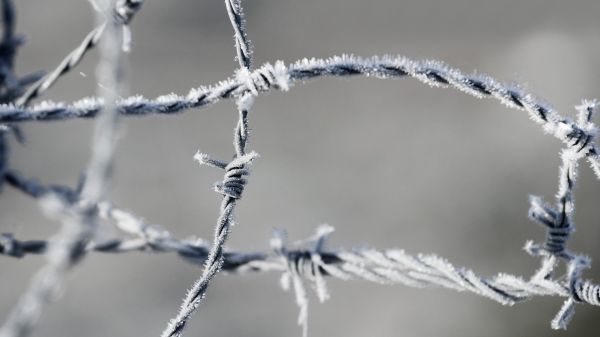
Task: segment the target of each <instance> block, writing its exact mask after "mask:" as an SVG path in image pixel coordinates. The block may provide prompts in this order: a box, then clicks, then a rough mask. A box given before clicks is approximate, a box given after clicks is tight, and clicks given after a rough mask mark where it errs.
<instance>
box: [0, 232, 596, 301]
mask: <svg viewBox="0 0 600 337" xmlns="http://www.w3.org/2000/svg"><path fill="white" fill-rule="evenodd" d="M143 240H144V239H141V238H132V239H127V240H119V239H115V240H109V241H107V242H105V243H90V244H89V245H88V246H87V247H86V249H87V250H90V251H91V250H94V251H97V252H102V253H126V252H132V251H144V252H152V253H154V252H158V253H161V252H177V253H179V254H180V255H181V256H182V257H184V258H185V259H186V260H188V261H190V262H193V263H196V264H197V263H201V262H202V261H203V260H204V259H206V258H207V255H208V254H207V253H208V247H207V246H206V244H205V243H203V241H202V240H196V241H195V242H196V243H192V241H188V242H186V241H185V240H176V239H170V240H173V242H179V243H181V245H180V246H177V245H175V244H173V245H171V244H170V243H169V240H166V241H163V242H161V241H160V240H154V241H152V242H151V244H149V243H147V242H146V243H143V242H142V241H143ZM8 241H10V243H7V242H8ZM0 242H2V246H1V247H3V249H4V247H9V246H10V245H11V244H12V245H17V246H19V245H21V247H22V248H23V247H25V246H29V247H33V248H30V249H29V250H31V251H27V252H25V251H24V254H23V255H25V254H38V253H42V251H40V250H41V248H40V246H42V245H43V243H42V242H44V241H36V240H32V241H18V240H16V239H14V238H13V237H11V236H8V235H4V236H3V237H2V240H0ZM150 246H152V249H146V247H150ZM23 249H25V248H23ZM15 251H18V248H13V252H15ZM8 252H10V250H9V249H8V248H7V249H6V250H5V251H4V252H3V254H4V255H9V256H14V257H19V256H15V255H18V254H15V255H11V254H9V253H8ZM188 256H190V257H192V258H188ZM313 256H316V257H317V258H313ZM224 257H225V263H224V265H223V270H224V271H226V272H228V273H231V274H243V273H247V272H281V273H283V274H286V273H290V272H292V273H295V274H296V275H299V276H300V277H302V278H303V279H305V280H307V281H310V282H315V279H316V277H317V276H316V275H317V273H319V275H321V276H326V277H333V278H337V279H341V280H346V281H347V280H361V281H367V282H373V283H378V284H383V285H396V284H399V285H405V286H409V287H417V288H429V287H442V288H447V289H452V290H456V291H467V292H471V293H474V294H476V295H480V296H484V297H487V298H489V299H491V300H493V301H496V302H498V303H500V304H503V305H514V304H516V303H519V302H522V301H524V300H527V299H529V298H531V297H534V296H560V297H567V298H568V297H570V296H571V293H570V290H569V284H568V282H567V281H565V280H560V278H556V279H547V278H546V279H544V278H542V279H540V278H531V279H529V280H525V279H524V278H522V277H519V276H514V275H509V274H504V273H501V274H498V275H496V276H494V277H489V278H487V277H481V276H478V275H476V274H475V273H474V272H473V271H472V270H470V269H467V268H462V267H455V266H454V265H452V264H451V263H449V262H448V261H447V260H445V259H443V258H441V257H438V256H436V255H431V254H419V255H410V254H408V253H406V252H405V251H404V250H400V249H389V250H377V249H373V248H358V249H351V250H327V249H321V250H319V251H316V250H315V249H314V248H309V249H302V248H301V249H284V250H280V251H276V252H274V253H243V252H235V251H226V253H225V255H224ZM575 287H576V289H577V292H578V294H581V295H580V299H581V300H582V301H583V302H585V303H588V304H591V305H594V306H598V305H600V298H599V297H598V289H599V286H598V285H595V284H593V283H592V282H591V281H583V280H581V279H579V281H577V284H576V285H575ZM315 290H318V287H315ZM588 293H589V294H591V295H592V296H586V295H585V294H588ZM317 295H318V296H319V297H321V296H322V295H319V294H318V291H317ZM322 297H324V298H326V297H327V296H322Z"/></svg>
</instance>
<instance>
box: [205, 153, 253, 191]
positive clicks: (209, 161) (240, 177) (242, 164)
mask: <svg viewBox="0 0 600 337" xmlns="http://www.w3.org/2000/svg"><path fill="white" fill-rule="evenodd" d="M256 158H258V153H256V152H254V151H252V152H249V153H246V154H245V155H243V156H240V157H236V158H234V159H233V160H232V161H230V162H229V163H225V162H222V161H220V160H217V159H214V158H212V157H210V156H209V155H207V154H205V153H201V152H197V153H196V154H195V155H194V159H195V160H196V161H198V163H200V164H201V165H208V166H212V167H217V168H220V169H223V170H225V176H224V177H223V181H220V182H217V183H216V184H215V185H214V190H215V192H217V193H220V194H222V195H224V196H228V197H230V198H233V199H240V198H241V197H242V192H243V191H244V187H245V186H246V183H247V179H246V178H245V177H246V176H247V175H249V174H250V170H249V169H248V165H249V164H250V163H251V162H252V161H253V160H254V159H256Z"/></svg>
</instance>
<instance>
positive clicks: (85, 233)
mask: <svg viewBox="0 0 600 337" xmlns="http://www.w3.org/2000/svg"><path fill="white" fill-rule="evenodd" d="M130 3H131V2H130V1H129V0H118V1H117V2H116V6H117V7H119V6H129V4H130ZM102 5H103V10H104V13H102V12H100V11H98V14H97V20H98V21H101V20H104V19H103V18H104V17H106V16H107V15H111V13H112V8H113V6H112V1H111V0H104V1H103V4H102ZM103 14H104V16H103ZM118 26H119V22H118V21H117V20H110V21H109V22H108V23H107V25H106V37H105V39H103V40H101V42H100V62H99V63H98V70H97V73H98V74H97V76H98V78H99V80H100V82H101V83H103V84H104V86H105V88H106V89H104V90H102V89H101V88H99V93H100V94H101V95H102V96H103V97H104V100H105V102H106V103H107V104H106V108H105V110H104V111H103V113H102V115H101V116H100V117H99V118H98V120H97V121H96V129H95V132H94V137H93V146H92V155H91V159H90V161H89V164H88V170H87V174H88V176H87V178H86V179H85V181H84V182H83V185H82V188H81V199H80V202H78V203H77V204H75V205H69V204H68V203H65V202H63V201H62V200H60V199H59V198H58V197H54V196H51V197H46V198H44V200H43V205H44V204H45V205H44V206H46V208H48V209H50V211H51V212H54V213H55V215H56V216H57V217H58V219H59V220H60V221H61V222H62V227H61V229H60V231H59V232H58V233H57V234H56V235H55V236H54V238H53V240H52V243H51V245H50V247H49V252H48V254H47V258H48V262H47V263H46V265H45V266H44V267H42V269H41V270H40V271H39V272H38V273H37V274H36V275H35V276H34V278H33V280H32V282H31V284H30V286H29V288H28V290H27V291H26V292H25V293H24V294H23V295H22V297H21V299H20V301H19V303H18V304H17V305H16V306H15V307H14V308H13V310H12V311H11V313H10V314H9V316H8V319H7V320H6V322H5V324H4V325H3V326H2V327H1V328H0V336H1V337H26V336H29V335H30V334H31V332H32V330H33V328H34V326H35V324H36V322H37V321H38V319H39V316H40V315H41V313H42V311H43V308H44V307H45V306H46V305H47V304H49V303H51V302H54V301H55V300H56V299H57V297H58V296H59V289H60V288H61V287H62V286H63V284H64V279H65V277H66V275H67V273H68V272H69V270H70V269H72V268H73V267H74V266H75V265H76V264H77V263H78V262H79V261H80V260H81V259H83V257H84V256H85V246H86V245H87V243H88V242H89V241H91V240H92V238H93V236H94V233H95V230H96V226H97V216H96V213H95V210H96V204H97V203H98V202H99V201H100V199H101V198H102V197H104V193H105V192H106V189H107V185H108V180H109V178H110V172H111V169H112V165H113V159H114V150H115V145H116V133H117V130H116V129H117V121H118V120H117V118H118V117H119V114H118V112H117V111H116V109H115V100H116V97H118V95H119V93H120V91H121V88H122V86H123V80H122V76H121V73H122V69H121V68H122V57H121V52H120V49H119V48H118V47H117V46H118V44H119V36H118V29H117V28H118Z"/></svg>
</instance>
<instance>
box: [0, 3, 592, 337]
mask: <svg viewBox="0 0 600 337" xmlns="http://www.w3.org/2000/svg"><path fill="white" fill-rule="evenodd" d="M1 1H2V2H1V3H2V13H3V22H4V35H3V38H2V41H0V123H2V124H0V186H2V184H4V183H6V184H7V185H8V186H11V187H13V188H14V189H16V190H18V191H21V192H22V193H24V194H26V195H29V196H31V197H32V198H34V199H36V200H40V201H42V204H43V205H45V206H46V209H48V210H49V211H50V213H51V215H54V216H55V217H57V218H58V219H59V220H61V222H62V224H63V226H62V229H61V230H60V231H59V232H58V233H57V234H56V235H55V236H54V237H53V238H51V239H49V240H20V239H17V238H15V236H14V235H12V234H9V233H5V234H2V235H0V255H6V256H10V257H14V258H22V257H25V256H27V255H32V254H44V255H45V256H47V258H48V262H47V264H46V265H45V266H44V268H43V269H42V270H40V272H39V273H38V274H37V275H36V276H35V277H34V279H33V280H32V283H31V286H30V288H29V289H28V291H27V292H26V293H25V294H24V296H23V297H22V299H21V301H20V302H19V303H18V304H17V305H16V307H15V309H14V310H13V311H12V313H11V314H10V315H9V317H8V319H7V320H6V322H5V324H4V325H3V326H2V327H1V328H0V337H17V336H18V337H21V336H22V337H25V336H28V335H29V334H30V332H31V331H32V329H33V327H34V326H35V323H36V321H37V319H38V317H39V316H40V315H41V312H42V309H43V307H44V306H45V305H47V304H49V303H50V302H52V301H54V300H55V299H56V297H57V290H58V289H59V288H60V287H61V286H62V284H63V283H64V282H63V280H64V278H65V275H66V274H67V272H68V271H69V270H70V269H71V268H73V267H74V266H75V265H76V264H77V263H78V262H79V261H80V260H81V259H83V257H84V256H85V254H87V253H88V252H92V251H93V252H99V253H113V254H116V253H127V252H132V251H140V252H150V253H167V252H174V253H177V254H178V255H179V256H181V257H182V258H183V259H185V260H186V261H189V262H192V263H195V264H198V265H203V270H202V274H201V275H200V276H199V278H198V280H197V281H196V282H195V283H194V284H193V285H192V287H191V289H190V290H189V291H188V293H187V295H186V296H185V298H184V300H183V303H182V305H181V308H180V310H179V312H178V313H177V315H176V316H175V318H173V319H172V320H171V321H170V322H169V323H168V324H167V327H166V328H165V330H164V331H163V333H162V336H163V337H172V336H181V335H182V333H183V331H184V329H185V327H186V325H187V323H188V321H189V319H190V318H191V316H192V314H193V313H194V312H195V311H196V310H197V309H198V308H199V306H200V305H202V299H203V298H204V297H205V296H206V294H207V290H208V287H209V285H210V282H211V281H212V279H213V278H214V276H215V275H216V274H217V273H218V272H219V271H220V270H224V271H226V272H229V273H237V274H242V273H246V272H279V273H281V274H282V278H281V284H282V286H283V288H284V289H286V290H287V289H293V291H294V294H295V297H296V304H297V305H298V307H299V309H300V313H299V317H298V323H299V324H300V325H301V326H302V328H303V335H304V336H306V335H307V331H308V330H307V327H308V304H309V300H308V291H307V289H306V284H307V283H308V284H309V285H310V286H311V287H312V288H313V289H314V290H315V292H316V295H317V297H318V299H319V300H320V301H325V300H327V299H328V298H329V292H328V289H327V286H326V282H325V279H326V278H327V277H334V278H338V279H342V280H352V279H357V280H364V281H368V282H375V283H379V284H402V285H406V286H411V287H418V288H425V287H432V286H437V287H443V288H448V289H454V290H458V291H468V292H471V293H474V294H477V295H481V296H485V297H487V298H490V299H492V300H494V301H496V302H499V303H501V304H504V305H513V304H515V303H518V302H521V301H523V300H526V299H528V298H530V297H533V296H561V297H565V298H566V300H565V302H564V304H563V306H562V307H561V309H560V310H559V312H558V313H557V315H556V317H555V318H554V319H553V320H552V324H551V325H552V328H554V329H564V328H566V326H567V324H568V322H569V320H570V319H571V317H572V315H573V313H574V310H575V309H574V308H575V305H576V304H577V303H587V304H591V305H595V306H600V285H598V284H596V283H594V282H592V281H589V280H586V279H584V278H583V270H584V269H585V268H589V267H590V263H591V262H590V259H589V258H587V257H585V256H583V255H581V254H578V253H574V252H572V251H571V250H570V249H568V247H567V243H568V239H569V238H570V236H571V234H572V232H573V231H574V228H575V224H574V220H573V214H574V210H575V201H574V189H575V185H576V184H575V183H576V181H577V172H578V165H579V161H580V160H581V159H586V160H587V161H588V162H589V164H590V166H591V167H592V169H593V170H594V172H595V173H596V175H597V176H598V178H600V154H599V150H598V147H597V144H596V142H595V138H596V134H597V130H596V127H595V125H594V123H593V116H594V114H595V113H596V110H597V104H596V102H595V101H584V102H583V104H582V105H581V106H579V107H577V110H578V116H577V119H576V120H572V119H570V118H567V117H563V116H561V115H560V114H559V113H558V112H557V111H555V110H554V109H553V108H552V107H551V106H550V105H548V104H547V103H545V102H544V101H543V100H541V99H539V98H536V97H535V96H533V95H531V94H529V93H527V92H526V91H525V90H524V89H522V88H520V87H518V86H515V85H506V84H502V83H500V82H498V81H496V80H494V79H493V78H491V77H488V76H485V75H468V74H463V73H462V72H460V71H459V70H457V69H453V68H450V67H448V66H446V65H444V64H443V63H441V62H437V61H413V60H409V59H407V58H404V57H392V56H384V57H371V58H359V57H354V56H345V55H344V56H341V57H333V58H329V59H303V60H301V61H298V62H296V63H292V64H290V65H287V66H286V65H285V64H284V63H283V62H282V61H277V62H275V63H274V64H273V65H272V64H270V63H266V64H264V65H263V66H261V67H260V68H257V69H254V70H252V69H251V65H252V50H251V47H250V43H249V40H248V38H247V34H246V29H245V18H244V13H243V10H242V6H241V3H240V0H225V8H226V10H227V13H228V16H229V19H230V21H231V25H232V27H233V31H234V41H235V50H236V59H237V61H238V66H239V67H238V68H237V69H236V71H235V73H234V75H233V76H232V77H230V78H229V79H226V80H224V81H222V82H219V83H217V84H214V85H212V86H208V87H199V88H196V89H192V90H191V91H190V92H189V94H187V95H186V96H180V95H176V94H169V95H164V96H159V97H157V98H155V99H146V98H143V97H141V96H133V97H129V98H124V99H117V97H118V94H119V92H121V89H122V87H123V85H122V83H123V79H122V75H121V59H122V55H121V53H120V51H121V50H122V51H127V50H129V48H130V46H131V31H130V27H129V26H130V24H131V21H132V19H133V17H134V15H135V14H136V13H137V12H138V11H139V9H140V7H141V5H142V0H116V1H109V0H103V1H92V4H94V6H95V8H96V10H97V11H98V13H99V14H98V15H97V21H98V23H99V24H98V26H97V27H96V28H95V29H94V30H92V31H91V32H90V33H89V34H88V35H87V36H86V37H85V38H84V40H83V41H82V43H81V44H80V45H79V46H78V47H77V48H76V49H75V50H73V51H72V52H71V53H70V54H69V55H68V56H67V57H66V58H65V59H64V60H63V61H62V62H61V63H60V64H59V66H58V67H57V68H56V69H55V70H54V71H52V72H50V73H49V74H48V75H46V76H41V75H40V74H33V75H28V76H25V77H23V78H17V77H16V76H15V75H14V73H13V65H14V56H15V54H16V50H17V47H18V46H19V45H20V44H21V43H22V38H20V37H17V36H15V34H14V31H15V27H14V26H15V14H14V8H13V3H12V1H10V0H1ZM119 29H120V30H121V32H119ZM96 46H100V54H101V57H100V60H101V61H100V64H99V67H98V69H99V71H98V73H99V76H100V77H101V78H102V79H103V80H102V81H101V82H102V83H104V86H105V87H106V90H99V93H98V96H99V98H85V99H82V100H79V101H76V102H74V103H71V104H66V103H54V102H42V103H39V104H37V105H34V106H31V107H29V106H28V104H29V103H30V102H31V101H32V100H33V99H35V98H37V97H38V96H40V95H42V94H44V93H45V92H46V91H47V90H48V89H49V88H50V87H51V86H52V85H53V84H54V83H55V82H56V81H57V80H58V79H60V78H61V76H62V75H64V74H66V73H68V72H69V71H70V70H71V69H73V68H74V67H75V66H76V65H77V64H78V63H79V62H80V61H81V60H82V58H83V57H84V56H85V55H86V54H87V53H88V52H89V51H90V50H92V49H93V48H94V47H96ZM119 47H120V48H119ZM355 75H363V76H373V77H377V78H382V79H387V78H402V77H411V78H415V79H417V80H419V81H421V82H423V83H425V84H428V85H431V86H435V87H444V88H446V87H448V88H455V89H458V90H460V91H462V92H464V93H466V94H469V95H471V96H474V97H477V98H483V97H489V98H493V99H495V100H497V101H499V102H501V103H502V104H504V105H506V106H507V107H510V108H514V109H517V110H523V111H526V112H527V113H528V114H529V116H530V118H531V119H532V120H534V121H535V122H537V123H538V124H540V125H542V127H543V129H544V131H546V132H547V133H549V134H551V135H553V136H554V137H556V138H558V139H559V140H561V141H562V142H563V143H564V144H565V149H564V150H563V151H562V155H561V160H562V163H561V167H560V174H559V188H558V193H557V196H556V199H557V200H556V205H554V206H551V205H549V204H547V203H545V202H544V200H543V199H542V198H541V197H531V198H530V203H531V207H530V210H529V217H530V218H531V219H532V220H533V221H535V222H537V223H538V224H540V225H542V226H543V227H544V228H545V229H546V238H545V241H543V242H542V243H533V242H532V241H530V242H527V243H526V245H525V250H526V251H527V252H528V253H529V254H530V255H532V256H534V257H538V258H540V260H541V267H540V268H539V270H538V271H537V272H536V273H535V274H534V275H532V276H531V277H529V278H523V277H520V276H515V275H509V274H498V275H496V276H493V277H482V276H479V275H477V274H476V273H475V272H473V271H472V270H470V269H467V268H462V267H456V266H454V265H452V264H451V263H450V262H448V261H446V260H445V259H443V258H440V257H438V256H435V255H422V254H420V255H416V256H413V255H409V254H407V253H406V252H404V251H403V250H398V249H390V250H377V249H373V248H359V249H350V250H344V249H329V248H327V247H326V245H325V243H326V239H327V237H328V236H329V235H330V234H331V233H332V232H333V228H332V227H330V226H327V225H323V226H320V227H318V228H317V230H316V233H315V235H314V236H312V237H310V238H308V239H306V240H302V241H298V242H295V243H292V244H288V243H287V240H286V238H285V233H284V232H283V231H277V232H276V233H275V235H274V237H273V238H272V239H271V250H270V251H266V252H238V251H234V250H229V249H226V247H225V245H226V243H227V240H228V237H229V234H230V232H231V228H232V224H233V221H234V211H235V207H236V203H237V202H238V201H239V200H240V199H241V198H242V195H243V191H244V189H245V187H246V184H247V178H248V175H249V173H250V171H249V165H250V164H251V163H252V161H253V160H254V159H256V158H257V156H258V155H257V154H256V152H254V151H250V152H248V151H247V150H246V147H247V145H248V144H247V143H248V136H249V128H248V115H249V111H250V109H251V107H252V104H253V102H254V99H255V97H256V96H258V95H260V94H263V93H266V92H268V91H270V90H272V89H277V90H282V91H287V90H288V89H289V88H290V87H291V85H292V84H294V83H303V82H305V81H307V80H310V79H316V78H318V77H321V76H338V77H343V76H355ZM34 82H35V83H34ZM225 99H233V100H235V103H236V104H237V110H238V116H239V118H238V121H237V125H236V127H235V131H234V136H233V145H234V156H233V159H232V160H230V161H228V162H227V161H221V160H217V159H214V158H213V157H212V156H210V155H208V154H205V153H202V152H200V151H198V153H196V155H195V156H194V158H195V159H196V160H197V161H198V162H199V163H200V164H201V165H207V166H212V167H216V168H219V169H222V170H224V171H225V173H224V177H223V179H222V181H220V182H218V183H216V184H215V186H214V189H215V191H216V192H217V193H219V194H220V195H221V196H222V201H221V204H220V209H219V210H220V213H219V217H218V219H217V222H216V225H215V233H214V237H213V240H212V243H208V242H207V241H204V240H202V239H197V238H190V239H177V238H174V237H172V236H171V235H170V234H169V232H168V231H167V230H165V229H164V227H162V226H158V225H151V224H148V223H146V222H145V221H144V220H143V219H142V218H140V217H138V216H136V215H134V214H133V213H131V212H129V211H127V210H125V209H123V208H119V207H117V206H116V205H114V204H113V203H111V202H110V201H109V199H108V197H107V193H106V192H107V185H108V183H109V180H110V179H109V178H110V173H111V170H112V166H113V156H114V149H115V146H116V135H117V133H118V117H119V116H120V115H132V116H145V115H151V114H175V113H179V112H183V111H185V110H189V109H192V108H200V107H208V106H210V105H212V104H216V103H217V102H219V101H221V100H225ZM94 117H98V120H97V128H96V132H95V135H94V148H93V151H92V158H91V160H90V163H89V165H88V169H87V171H86V175H85V176H84V177H82V179H80V181H79V184H78V185H77V187H75V188H70V187H66V186H59V185H44V184H42V183H39V182H38V181H36V180H34V179H27V178H25V177H23V176H22V175H21V174H20V173H19V171H18V170H15V169H13V168H11V167H10V163H9V152H8V144H9V141H8V138H9V135H11V134H13V135H15V136H16V138H17V140H19V141H22V140H23V137H22V135H21V133H20V130H19V128H18V127H17V124H18V123H23V122H27V121H41V122H46V121H53V120H66V119H70V118H94ZM105 223H109V224H112V225H114V226H115V227H116V228H117V229H118V230H119V231H120V232H122V234H123V235H122V236H120V237H116V238H114V239H111V240H107V241H98V239H97V238H96V237H95V235H94V234H95V229H96V227H97V226H98V225H99V224H105ZM559 262H563V263H565V264H566V266H567V273H566V274H565V275H556V266H557V265H558V263H559Z"/></svg>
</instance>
